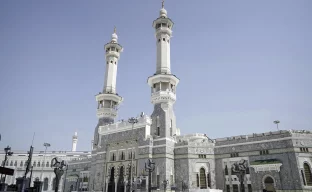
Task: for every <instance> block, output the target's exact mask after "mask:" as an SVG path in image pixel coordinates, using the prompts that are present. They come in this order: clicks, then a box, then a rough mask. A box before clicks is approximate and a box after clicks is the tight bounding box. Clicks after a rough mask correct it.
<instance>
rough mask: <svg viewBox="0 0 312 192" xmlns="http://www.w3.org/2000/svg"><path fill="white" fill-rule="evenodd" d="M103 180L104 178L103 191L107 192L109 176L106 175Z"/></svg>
mask: <svg viewBox="0 0 312 192" xmlns="http://www.w3.org/2000/svg"><path fill="white" fill-rule="evenodd" d="M105 180H106V183H105V192H107V191H108V182H109V177H107V178H106V179H105Z"/></svg>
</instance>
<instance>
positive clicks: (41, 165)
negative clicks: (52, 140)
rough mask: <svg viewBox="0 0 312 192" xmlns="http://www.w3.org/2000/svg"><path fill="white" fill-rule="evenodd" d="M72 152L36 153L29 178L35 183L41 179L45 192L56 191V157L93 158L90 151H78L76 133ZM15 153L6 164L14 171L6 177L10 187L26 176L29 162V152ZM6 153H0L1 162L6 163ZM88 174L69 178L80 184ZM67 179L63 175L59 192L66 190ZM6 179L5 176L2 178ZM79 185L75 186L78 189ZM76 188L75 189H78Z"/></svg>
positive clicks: (65, 158) (62, 158) (68, 159)
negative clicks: (54, 159) (53, 160)
mask: <svg viewBox="0 0 312 192" xmlns="http://www.w3.org/2000/svg"><path fill="white" fill-rule="evenodd" d="M72 141H73V142H72V149H73V150H72V151H36V149H35V151H34V152H33V156H32V162H31V165H32V167H33V168H32V174H31V173H30V172H31V171H30V172H29V173H28V174H27V177H30V175H32V177H31V180H32V181H35V179H39V180H41V181H43V191H47V192H48V191H54V189H55V174H54V172H53V168H52V167H51V160H52V159H53V158H55V157H58V158H59V159H61V160H65V161H70V160H72V159H82V158H88V157H90V156H91V153H90V151H76V145H77V141H78V136H77V132H75V134H74V136H73V140H72ZM12 151H13V152H14V153H13V155H12V156H9V157H8V160H7V161H6V163H5V167H6V168H11V169H14V175H13V176H6V177H5V183H7V184H8V185H11V184H16V178H19V177H23V176H24V174H25V169H26V166H27V160H28V151H16V150H14V149H12ZM4 157H5V153H4V152H2V151H1V152H0V162H3V161H4ZM85 175H86V174H82V175H79V176H76V177H75V178H73V177H74V176H72V175H70V176H69V178H70V179H72V180H74V179H75V181H76V183H79V181H78V178H84V177H83V176H85ZM65 177H67V173H66V172H65V174H64V175H63V177H62V178H61V180H60V186H59V190H60V191H63V188H64V179H65ZM2 178H3V179H4V176H3V177H2ZM31 186H33V182H31ZM78 186H79V185H77V186H75V187H76V188H78ZM76 188H75V189H76Z"/></svg>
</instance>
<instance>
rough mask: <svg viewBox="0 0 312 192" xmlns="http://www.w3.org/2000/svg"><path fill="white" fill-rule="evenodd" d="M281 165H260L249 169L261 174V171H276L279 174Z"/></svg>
mask: <svg viewBox="0 0 312 192" xmlns="http://www.w3.org/2000/svg"><path fill="white" fill-rule="evenodd" d="M281 166H282V163H276V164H261V165H250V167H252V168H254V169H255V172H256V173H258V172H263V171H277V172H280V170H281Z"/></svg>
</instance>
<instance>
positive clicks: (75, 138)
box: [72, 131, 78, 151]
mask: <svg viewBox="0 0 312 192" xmlns="http://www.w3.org/2000/svg"><path fill="white" fill-rule="evenodd" d="M77 142H78V133H77V131H76V132H75V133H74V135H73V143H72V151H76V149H77Z"/></svg>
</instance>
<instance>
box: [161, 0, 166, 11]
mask: <svg viewBox="0 0 312 192" xmlns="http://www.w3.org/2000/svg"><path fill="white" fill-rule="evenodd" d="M164 4H165V0H162V2H161V7H162V8H163V9H164V7H165V5H164Z"/></svg>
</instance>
